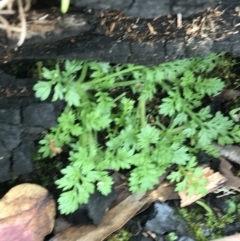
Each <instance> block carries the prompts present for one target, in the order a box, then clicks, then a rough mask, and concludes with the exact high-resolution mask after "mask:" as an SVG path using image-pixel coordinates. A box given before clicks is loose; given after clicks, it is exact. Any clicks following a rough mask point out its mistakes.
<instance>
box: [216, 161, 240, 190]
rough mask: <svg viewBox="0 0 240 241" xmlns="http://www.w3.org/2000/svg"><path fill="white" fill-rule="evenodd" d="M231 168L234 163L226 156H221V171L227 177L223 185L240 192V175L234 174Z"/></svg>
mask: <svg viewBox="0 0 240 241" xmlns="http://www.w3.org/2000/svg"><path fill="white" fill-rule="evenodd" d="M231 169H232V165H231V164H230V163H229V162H228V161H227V160H226V159H225V158H223V157H220V166H219V171H220V172H221V173H222V174H223V175H224V176H225V178H226V179H227V181H226V182H225V183H224V185H223V186H224V187H226V188H227V189H233V190H236V191H238V192H240V177H236V176H234V175H233V173H232V171H231Z"/></svg>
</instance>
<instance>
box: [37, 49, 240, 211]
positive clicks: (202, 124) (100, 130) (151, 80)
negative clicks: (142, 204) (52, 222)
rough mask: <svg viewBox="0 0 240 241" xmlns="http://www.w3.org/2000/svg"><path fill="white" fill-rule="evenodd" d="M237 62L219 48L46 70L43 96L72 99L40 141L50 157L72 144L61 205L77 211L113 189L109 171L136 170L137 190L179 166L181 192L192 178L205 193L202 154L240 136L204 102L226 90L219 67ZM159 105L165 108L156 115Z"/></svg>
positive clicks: (133, 186)
mask: <svg viewBox="0 0 240 241" xmlns="http://www.w3.org/2000/svg"><path fill="white" fill-rule="evenodd" d="M231 66H232V62H229V61H228V60H226V59H225V57H224V55H223V54H218V55H217V54H211V55H210V56H209V57H207V58H193V59H185V60H180V61H175V62H170V63H165V64H161V65H159V66H154V67H145V66H138V65H132V64H122V65H120V64H118V65H110V64H109V63H98V62H90V61H68V60H67V61H65V64H64V65H60V64H59V63H57V64H56V66H55V69H47V68H43V77H44V78H45V79H44V80H41V81H39V82H38V83H37V84H36V85H35V86H34V90H35V92H36V97H39V98H40V99H41V100H46V99H47V98H49V97H50V96H52V101H57V100H64V101H65V102H66V107H65V109H64V111H63V113H62V114H61V115H60V116H59V118H58V125H57V126H56V127H54V128H51V129H50V130H49V133H48V134H47V135H45V137H44V138H43V139H42V140H41V141H40V142H39V144H40V149H39V153H40V154H41V156H42V157H43V158H45V157H48V156H50V157H52V156H54V155H55V154H56V153H54V152H52V150H51V148H50V147H51V146H50V143H51V141H54V143H55V145H56V147H57V148H62V147H65V146H68V147H69V148H70V149H71V151H70V153H69V156H70V157H69V165H68V166H67V167H65V168H64V169H63V170H62V174H63V177H62V178H61V179H59V180H57V181H56V184H57V186H58V188H61V189H62V190H63V193H62V194H61V196H60V198H59V200H58V201H59V208H60V211H61V212H62V213H65V214H67V213H71V212H73V211H74V210H76V209H77V207H78V205H79V204H81V203H86V202H87V201H88V198H89V195H90V194H92V193H93V192H94V190H95V189H96V188H97V189H98V190H99V191H100V192H101V193H103V194H104V195H107V194H108V193H109V192H110V190H111V188H112V184H113V180H112V179H111V177H110V176H109V174H108V171H109V170H115V171H118V170H120V169H129V170H131V171H130V177H129V188H130V190H131V191H132V192H145V191H147V190H149V189H152V188H153V187H154V185H155V184H157V183H158V177H159V176H160V175H162V174H164V173H165V171H166V169H167V168H169V167H175V169H174V170H173V171H172V172H171V174H170V175H169V176H168V178H169V180H170V181H171V182H176V183H177V186H176V189H177V190H179V191H180V190H185V189H186V188H187V183H189V182H190V183H191V186H190V189H189V190H188V191H189V193H190V194H193V193H194V192H196V191H197V192H198V193H204V192H205V189H204V184H205V180H203V181H202V182H201V183H199V181H198V183H197V182H196V181H195V182H194V179H196V178H195V177H199V176H201V173H202V169H201V168H199V167H197V160H196V154H197V153H198V152H199V151H200V150H204V151H205V152H207V153H208V154H210V155H213V156H218V155H219V153H218V151H217V150H216V149H215V148H214V146H213V145H212V142H213V141H216V142H218V143H219V144H221V145H225V144H232V143H234V142H239V141H240V128H239V126H236V125H235V124H234V122H233V121H232V120H231V119H229V118H228V117H226V116H223V115H222V114H221V113H220V112H217V113H215V114H213V113H211V109H210V107H209V106H204V105H203V99H204V98H206V97H207V96H211V95H215V94H217V93H219V92H220V91H222V90H223V88H224V82H223V81H222V80H221V79H220V78H219V76H214V75H213V72H214V69H216V68H222V69H223V68H224V71H225V72H227V71H230V68H231ZM159 89H160V90H161V91H159ZM161 93H162V96H164V98H162V96H161ZM156 100H157V105H156V104H155V102H156ZM153 106H154V108H155V109H156V110H157V111H155V114H154V115H153V116H151V121H150V112H151V111H150V110H151V109H153ZM162 119H165V120H166V121H164V122H163V121H162ZM198 180H199V179H198Z"/></svg>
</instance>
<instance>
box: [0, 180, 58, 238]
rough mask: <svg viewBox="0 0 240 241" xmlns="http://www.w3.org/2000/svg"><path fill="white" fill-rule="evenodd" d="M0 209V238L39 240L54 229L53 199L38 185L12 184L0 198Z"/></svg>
mask: <svg viewBox="0 0 240 241" xmlns="http://www.w3.org/2000/svg"><path fill="white" fill-rule="evenodd" d="M0 210H1V212H0V240H7V241H16V240H17V241H26V240H27V241H42V240H43V239H44V237H45V236H46V235H47V234H49V233H51V232H52V230H53V227H54V220H55V214H56V205H55V201H54V200H53V199H51V198H50V195H49V193H48V191H47V190H46V189H45V188H43V187H41V186H39V185H36V184H30V183H25V184H21V185H18V186H15V187H13V188H12V189H11V190H10V191H9V192H8V193H7V194H6V195H5V196H4V197H3V198H2V199H1V200H0Z"/></svg>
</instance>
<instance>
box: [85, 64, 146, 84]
mask: <svg viewBox="0 0 240 241" xmlns="http://www.w3.org/2000/svg"><path fill="white" fill-rule="evenodd" d="M144 68H146V67H144V66H134V67H131V68H127V69H124V70H121V71H119V72H116V73H113V74H109V75H107V76H104V77H102V78H96V79H93V80H91V81H87V82H91V85H93V84H98V83H100V82H102V81H106V80H109V79H111V78H114V77H118V76H119V75H122V74H126V73H129V72H132V71H134V70H138V69H144Z"/></svg>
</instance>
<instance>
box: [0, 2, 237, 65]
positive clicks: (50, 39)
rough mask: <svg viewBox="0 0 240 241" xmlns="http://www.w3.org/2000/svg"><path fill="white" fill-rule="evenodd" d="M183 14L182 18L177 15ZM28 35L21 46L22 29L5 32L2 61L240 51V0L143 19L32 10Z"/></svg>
mask: <svg viewBox="0 0 240 241" xmlns="http://www.w3.org/2000/svg"><path fill="white" fill-rule="evenodd" d="M178 19H179V20H178ZM27 25H28V31H27V39H26V41H25V42H24V44H23V45H22V46H21V47H18V48H16V43H17V41H18V36H17V34H14V36H13V39H11V40H7V38H6V36H5V37H4V35H5V32H4V31H2V30H1V31H0V36H3V37H4V38H1V41H0V53H1V54H0V63H7V62H9V61H12V60H26V59H33V60H44V59H82V60H98V61H106V62H113V63H126V62H131V63H135V64H144V65H155V64H159V63H163V62H166V61H171V60H175V59H182V58H188V57H193V56H207V55H209V54H210V53H211V52H221V51H225V52H228V53H230V54H232V55H233V56H239V55H240V54H239V53H240V33H239V31H240V8H239V3H238V1H233V0H232V1H229V2H228V3H223V4H221V5H219V6H218V7H213V8H209V9H207V10H206V11H203V12H201V13H198V14H195V15H194V16H192V17H188V18H183V19H182V21H181V20H180V17H179V16H177V15H167V16H162V17H159V18H154V19H144V18H137V17H132V16H127V15H124V14H123V13H122V12H121V11H118V10H103V11H94V10H92V9H84V8H75V9H74V8H73V9H72V10H71V12H69V13H67V14H66V15H62V14H61V13H60V12H59V10H58V9H57V8H51V9H48V10H39V11H36V10H34V11H30V12H29V13H28V14H27Z"/></svg>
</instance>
